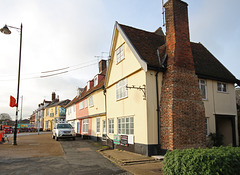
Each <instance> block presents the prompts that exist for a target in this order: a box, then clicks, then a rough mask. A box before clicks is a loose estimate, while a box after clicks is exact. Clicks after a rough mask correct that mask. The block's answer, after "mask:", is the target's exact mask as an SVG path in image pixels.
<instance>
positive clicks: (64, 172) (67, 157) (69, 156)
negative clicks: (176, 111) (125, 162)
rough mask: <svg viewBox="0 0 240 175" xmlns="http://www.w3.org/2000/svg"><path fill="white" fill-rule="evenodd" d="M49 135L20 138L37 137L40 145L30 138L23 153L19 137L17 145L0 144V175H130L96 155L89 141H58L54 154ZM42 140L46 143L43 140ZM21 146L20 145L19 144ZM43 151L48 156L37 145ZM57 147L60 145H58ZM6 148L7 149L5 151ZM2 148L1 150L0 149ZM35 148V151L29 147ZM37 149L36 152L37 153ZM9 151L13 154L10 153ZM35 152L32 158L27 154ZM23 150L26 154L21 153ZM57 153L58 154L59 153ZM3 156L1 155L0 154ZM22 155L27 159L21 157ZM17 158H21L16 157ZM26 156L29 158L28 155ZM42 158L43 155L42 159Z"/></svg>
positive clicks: (52, 141) (53, 142)
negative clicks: (48, 152) (56, 151)
mask: <svg viewBox="0 0 240 175" xmlns="http://www.w3.org/2000/svg"><path fill="white" fill-rule="evenodd" d="M47 135H48V136H49V137H48V136H47V137H46V136H44V137H43V136H41V135H40V136H21V137H22V138H26V137H32V138H35V137H36V138H37V137H38V138H40V139H41V142H40V143H38V142H34V141H33V139H31V140H30V139H29V140H27V139H25V142H24V144H26V143H29V144H28V147H30V148H29V149H27V150H26V148H25V150H24V148H21V146H22V147H24V144H23V141H22V142H21V137H19V139H20V141H19V145H17V146H12V145H5V144H2V145H0V174H1V175H12V174H13V175H29V174H31V175H50V174H53V175H55V174H56V175H78V174H80V175H81V174H104V175H105V174H106V175H108V174H109V175H110V174H129V173H128V172H126V171H125V170H123V169H121V168H120V167H118V166H117V165H115V164H113V163H112V162H110V161H109V160H108V159H106V158H104V157H103V156H102V155H100V154H99V153H97V152H96V150H97V149H98V148H97V147H95V146H94V145H93V143H92V142H91V141H88V140H82V139H80V138H77V139H76V140H75V141H72V140H71V139H69V140H60V141H59V142H60V144H61V147H62V153H61V151H60V153H58V154H56V153H54V147H55V146H57V145H56V141H55V140H52V139H51V135H50V134H47ZM43 139H45V140H43ZM21 144H22V145H21ZM41 145H42V146H43V147H44V150H46V149H47V150H48V149H49V150H52V151H51V152H52V153H51V154H49V155H46V152H47V151H44V150H43V149H37V148H38V147H40V146H41ZM58 145H59V144H58ZM6 146H8V147H9V148H7V147H6ZM1 147H2V148H3V149H1ZM32 147H34V148H32ZM36 149H37V150H36ZM11 150H12V151H11ZM28 150H29V152H34V155H36V156H32V154H28V153H27V151H28ZM23 151H25V152H23ZM58 152H59V151H58ZM1 154H2V155H1ZM21 154H23V155H26V156H23V155H22V156H21ZM19 155H20V156H19ZM27 155H28V156H27ZM41 155H42V156H41Z"/></svg>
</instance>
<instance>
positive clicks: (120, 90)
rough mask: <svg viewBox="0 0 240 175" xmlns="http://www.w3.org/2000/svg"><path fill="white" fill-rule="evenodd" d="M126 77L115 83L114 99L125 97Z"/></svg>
mask: <svg viewBox="0 0 240 175" xmlns="http://www.w3.org/2000/svg"><path fill="white" fill-rule="evenodd" d="M126 86H127V79H123V80H121V81H119V82H118V83H117V84H116V99H117V100H121V99H123V98H125V97H127V88H126Z"/></svg>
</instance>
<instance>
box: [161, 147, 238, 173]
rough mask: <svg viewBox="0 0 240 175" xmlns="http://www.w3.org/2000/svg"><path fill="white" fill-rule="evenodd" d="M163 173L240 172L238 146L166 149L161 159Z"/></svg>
mask: <svg viewBox="0 0 240 175" xmlns="http://www.w3.org/2000/svg"><path fill="white" fill-rule="evenodd" d="M163 164H164V166H163V171H164V174H165V175H174V174H176V175H185V174H187V175H195V174H196V175H200V174H204V175H208V174H209V175H215V174H217V175H220V174H222V175H234V174H240V148H239V147H231V146H228V147H213V148H211V149H200V148H199V149H185V150H177V149H176V150H173V151H168V152H167V153H166V154H165V157H164V161H163Z"/></svg>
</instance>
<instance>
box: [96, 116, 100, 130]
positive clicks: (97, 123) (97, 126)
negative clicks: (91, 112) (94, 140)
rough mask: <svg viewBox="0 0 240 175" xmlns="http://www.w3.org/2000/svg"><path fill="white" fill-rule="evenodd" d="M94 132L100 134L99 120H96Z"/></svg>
mask: <svg viewBox="0 0 240 175" xmlns="http://www.w3.org/2000/svg"><path fill="white" fill-rule="evenodd" d="M96 132H97V133H100V118H97V119H96Z"/></svg>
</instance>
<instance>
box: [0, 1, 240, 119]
mask: <svg viewBox="0 0 240 175" xmlns="http://www.w3.org/2000/svg"><path fill="white" fill-rule="evenodd" d="M166 1H167V0H165V2H166ZM185 2H187V3H188V10H189V27H190V40H191V41H193V42H201V43H202V44H203V45H204V46H205V47H206V48H207V49H208V50H209V51H210V52H211V53H212V54H213V55H214V56H215V57H216V58H217V59H218V60H219V61H220V62H221V63H222V64H224V65H225V67H226V68H228V69H229V71H230V72H232V73H233V75H235V77H236V78H238V79H240V71H239V65H240V59H239V57H240V56H239V54H238V51H239V49H240V20H239V16H240V11H239V9H238V8H239V6H240V1H239V0H211V1H210V0H194V1H193V0H185ZM0 12H1V15H0V28H2V27H3V26H4V25H5V24H7V25H9V26H13V27H17V28H20V25H21V23H22V25H23V30H22V61H21V81H20V96H23V104H22V111H23V113H22V117H23V119H26V118H29V117H30V115H31V114H32V113H33V111H34V110H36V109H37V108H38V104H40V103H42V102H43V100H44V99H45V100H51V94H52V92H55V93H56V95H59V99H60V100H65V99H70V100H72V99H73V98H74V97H75V96H76V95H77V88H78V87H84V86H85V85H86V83H87V81H88V80H90V79H92V78H93V77H94V76H95V75H96V74H97V73H98V61H99V60H100V59H107V58H108V55H109V54H108V53H109V50H110V45H111V40H112V35H113V28H114V24H115V21H118V22H119V23H121V24H125V25H128V26H132V27H135V28H139V29H143V30H146V31H150V32H154V31H155V30H156V29H157V28H158V27H163V26H162V24H163V17H162V0H150V1H149V0H131V1H129V0H121V1H117V0H68V1H66V0H21V1H20V0H7V1H6V0H1V1H0ZM163 29H164V27H163ZM10 30H11V31H12V33H11V34H10V35H5V34H2V33H0V113H8V114H9V115H10V116H11V117H12V119H13V120H15V113H16V108H11V107H9V101H10V95H12V96H14V97H15V98H16V97H17V76H18V61H19V48H20V47H19V45H20V44H19V43H20V33H19V31H18V30H15V29H10ZM62 68H65V69H63V70H60V71H54V72H48V73H44V72H47V71H52V70H58V69H62ZM65 71H68V72H66V73H62V74H59V75H55V76H48V77H45V76H47V75H51V74H55V73H59V72H65ZM41 77H42V78H41ZM20 101H21V100H20ZM20 107H21V104H20V103H19V108H20ZM18 119H19V118H18Z"/></svg>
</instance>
